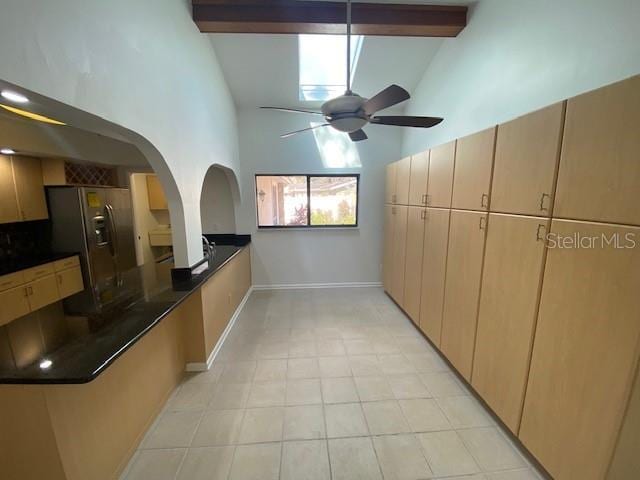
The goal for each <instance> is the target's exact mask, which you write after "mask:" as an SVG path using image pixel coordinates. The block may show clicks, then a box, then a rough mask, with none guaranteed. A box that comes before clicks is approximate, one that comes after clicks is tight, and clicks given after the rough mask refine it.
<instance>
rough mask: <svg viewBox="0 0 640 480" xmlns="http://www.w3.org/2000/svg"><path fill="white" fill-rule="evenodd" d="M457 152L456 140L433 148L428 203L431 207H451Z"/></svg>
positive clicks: (430, 159) (430, 160)
mask: <svg viewBox="0 0 640 480" xmlns="http://www.w3.org/2000/svg"><path fill="white" fill-rule="evenodd" d="M455 154H456V142H455V141H453V142H449V143H445V144H444V145H440V146H437V147H435V148H432V149H431V153H430V155H429V179H428V187H427V205H428V206H430V207H440V208H450V207H451V189H452V186H453V166H454V161H455Z"/></svg>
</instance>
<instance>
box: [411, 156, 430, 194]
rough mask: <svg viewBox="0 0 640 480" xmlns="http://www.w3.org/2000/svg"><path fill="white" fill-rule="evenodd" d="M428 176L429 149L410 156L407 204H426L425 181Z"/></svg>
mask: <svg viewBox="0 0 640 480" xmlns="http://www.w3.org/2000/svg"><path fill="white" fill-rule="evenodd" d="M428 178H429V151H428V150H427V151H426V152H422V153H419V154H417V155H414V156H412V157H411V176H410V178H409V205H420V206H424V205H426V204H427V181H428Z"/></svg>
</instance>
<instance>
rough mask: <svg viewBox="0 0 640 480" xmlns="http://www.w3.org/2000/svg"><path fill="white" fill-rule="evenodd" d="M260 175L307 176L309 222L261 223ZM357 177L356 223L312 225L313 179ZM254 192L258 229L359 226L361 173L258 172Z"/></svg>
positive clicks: (312, 228)
mask: <svg viewBox="0 0 640 480" xmlns="http://www.w3.org/2000/svg"><path fill="white" fill-rule="evenodd" d="M258 177H305V178H306V179H307V182H306V183H307V224H306V225H260V215H259V212H258ZM340 177H351V178H355V179H356V221H355V223H354V224H335V225H311V179H312V178H340ZM253 187H254V188H253V192H254V194H255V201H254V203H255V206H256V227H257V228H258V230H305V229H307V230H315V229H322V228H330V229H335V228H348V229H353V228H358V226H359V222H360V174H359V173H256V174H254V176H253Z"/></svg>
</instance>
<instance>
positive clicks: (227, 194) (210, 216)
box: [200, 167, 236, 233]
mask: <svg viewBox="0 0 640 480" xmlns="http://www.w3.org/2000/svg"><path fill="white" fill-rule="evenodd" d="M200 216H201V217H202V233H236V217H235V208H234V203H233V196H232V193H231V186H230V184H229V179H228V178H227V175H226V174H225V172H224V170H222V169H221V168H218V167H211V168H210V169H209V171H208V172H207V175H206V177H205V178H204V183H203V185H202V196H201V197H200Z"/></svg>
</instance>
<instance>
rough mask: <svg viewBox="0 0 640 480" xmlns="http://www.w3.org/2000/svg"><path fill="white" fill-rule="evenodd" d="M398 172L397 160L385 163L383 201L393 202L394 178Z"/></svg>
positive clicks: (394, 192)
mask: <svg viewBox="0 0 640 480" xmlns="http://www.w3.org/2000/svg"><path fill="white" fill-rule="evenodd" d="M397 172H398V162H393V163H390V164H389V165H387V168H386V177H385V188H384V194H385V197H384V203H395V201H394V199H395V194H396V179H397Z"/></svg>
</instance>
